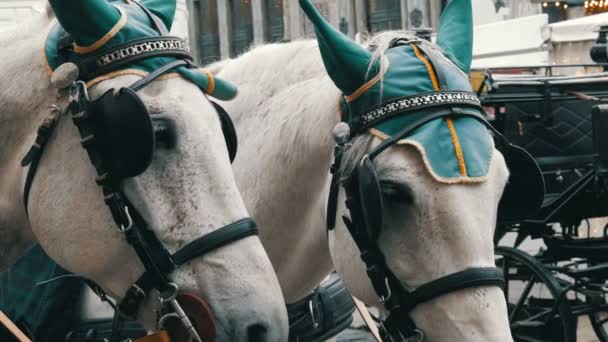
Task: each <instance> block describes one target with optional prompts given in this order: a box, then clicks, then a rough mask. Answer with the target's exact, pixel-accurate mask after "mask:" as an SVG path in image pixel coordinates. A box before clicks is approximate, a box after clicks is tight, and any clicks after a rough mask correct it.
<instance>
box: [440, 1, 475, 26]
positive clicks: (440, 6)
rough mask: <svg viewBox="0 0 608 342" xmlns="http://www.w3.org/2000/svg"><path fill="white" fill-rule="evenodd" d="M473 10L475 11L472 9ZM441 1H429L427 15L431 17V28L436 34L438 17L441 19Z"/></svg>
mask: <svg viewBox="0 0 608 342" xmlns="http://www.w3.org/2000/svg"><path fill="white" fill-rule="evenodd" d="M473 10H475V9H473ZM442 11H443V8H441V0H429V15H430V17H431V27H432V28H433V31H435V32H437V30H438V29H439V17H441V12H442Z"/></svg>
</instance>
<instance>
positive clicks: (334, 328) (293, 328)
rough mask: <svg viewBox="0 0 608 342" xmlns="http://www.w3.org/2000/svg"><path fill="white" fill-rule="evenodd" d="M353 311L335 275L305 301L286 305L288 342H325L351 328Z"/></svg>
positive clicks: (346, 292)
mask: <svg viewBox="0 0 608 342" xmlns="http://www.w3.org/2000/svg"><path fill="white" fill-rule="evenodd" d="M354 311H355V307H354V305H353V302H352V299H351V296H350V294H349V293H348V291H347V290H346V288H345V287H344V284H343V283H342V280H340V278H339V277H338V276H332V277H331V278H330V280H329V281H327V282H323V283H322V284H321V285H320V286H319V287H318V288H317V289H315V290H314V291H313V292H312V293H311V294H309V295H308V296H306V297H305V298H303V299H301V300H299V301H298V302H296V303H293V304H287V314H288V316H289V341H292V342H295V341H310V342H313V341H314V342H317V341H318V342H321V341H325V340H326V339H328V338H330V337H332V336H334V335H337V334H338V333H339V332H340V331H342V330H344V329H346V328H347V327H348V326H350V324H351V323H352V315H353V312H354Z"/></svg>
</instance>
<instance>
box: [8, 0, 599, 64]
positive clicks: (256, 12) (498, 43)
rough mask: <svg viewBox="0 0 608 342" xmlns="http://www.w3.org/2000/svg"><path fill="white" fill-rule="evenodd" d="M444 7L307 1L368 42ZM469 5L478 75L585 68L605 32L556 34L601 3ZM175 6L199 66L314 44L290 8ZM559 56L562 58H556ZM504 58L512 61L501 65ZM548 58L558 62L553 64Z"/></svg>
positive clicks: (203, 1)
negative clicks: (256, 49)
mask: <svg viewBox="0 0 608 342" xmlns="http://www.w3.org/2000/svg"><path fill="white" fill-rule="evenodd" d="M83 1H84V0H83ZM114 1H122V0H114ZM447 1H449V0H314V3H315V5H316V6H318V8H319V9H320V11H321V12H322V13H323V15H324V16H325V17H326V18H327V19H328V20H329V21H330V23H332V24H333V25H334V26H335V27H336V28H338V29H339V30H341V31H342V32H344V33H345V34H347V35H349V36H350V37H353V38H354V37H355V36H356V35H357V34H358V33H363V34H370V33H372V34H373V33H375V32H378V31H383V30H396V29H407V30H417V29H434V28H436V27H437V23H438V21H439V17H440V15H441V12H442V10H443V8H444V7H445V5H446V3H447ZM472 1H473V10H474V17H475V18H474V19H475V25H476V26H477V29H476V34H475V35H476V39H475V56H476V65H478V66H480V67H485V66H490V65H491V66H497V65H503V64H513V63H518V62H520V61H521V63H553V62H562V63H566V62H584V61H588V59H587V57H586V56H583V55H581V56H578V55H576V54H574V53H573V51H575V49H576V48H577V47H576V46H575V45H573V44H578V43H576V42H577V41H585V44H587V45H589V44H591V43H590V42H591V40H592V38H593V37H596V36H597V34H596V33H594V32H591V31H594V30H596V26H598V25H600V24H603V25H608V13H605V14H600V15H599V16H594V17H595V18H599V17H600V16H605V17H602V18H604V19H601V20H598V19H593V20H590V21H589V23H587V24H585V25H586V26H585V25H583V28H581V29H578V30H573V29H572V28H571V27H568V26H567V25H566V26H564V27H560V26H559V25H562V23H559V24H556V23H557V22H560V21H565V20H568V23H571V22H572V23H573V24H574V21H573V20H569V19H574V18H580V17H585V16H591V15H593V14H598V13H602V12H604V11H608V0H606V1H603V0H551V1H545V0H472ZM177 2H178V11H177V18H176V20H175V24H174V26H175V27H174V28H173V33H174V34H177V35H179V36H181V37H183V38H186V39H188V37H190V46H191V50H192V52H193V54H194V55H195V57H196V59H197V60H198V61H199V62H201V63H203V64H207V63H210V62H213V61H216V60H219V59H222V58H228V57H234V56H237V55H239V54H240V53H242V52H243V51H245V50H247V49H248V48H249V47H250V46H252V45H256V44H263V43H265V42H279V41H290V40H295V39H302V38H306V37H313V36H314V32H313V29H312V26H311V24H310V22H309V21H308V20H307V19H306V18H305V16H304V14H303V13H302V11H301V10H300V8H299V5H298V1H296V0H177ZM45 3H46V0H0V31H2V30H5V29H8V28H10V27H13V26H15V25H16V24H17V23H18V22H20V21H22V20H24V19H25V18H28V17H31V16H32V15H34V14H36V13H40V12H42V11H43V10H44V6H45ZM584 19H586V18H584ZM589 19H591V18H589ZM579 20H580V19H579ZM598 23H599V24H598ZM563 24H565V23H563ZM582 24H584V23H582ZM582 24H581V23H579V24H576V25H577V26H581V25H582ZM554 25H557V26H554ZM558 31H559V32H558ZM587 31H589V32H587ZM581 32H583V33H581ZM593 39H594V38H593ZM552 40H557V41H559V43H560V44H559V45H556V47H555V48H553V47H551V46H550V44H548V43H547V42H551V41H552ZM570 42H575V43H570ZM566 43H567V44H566ZM585 46H586V45H585ZM581 47H582V46H581ZM563 48H565V50H563V51H561V52H559V53H558V54H556V53H555V51H557V50H558V49H563ZM505 53H507V54H505ZM506 55H509V56H513V58H505V56H506ZM551 55H553V56H557V55H559V56H562V57H558V58H554V57H552V56H551ZM521 57H523V58H521ZM528 57H529V58H528Z"/></svg>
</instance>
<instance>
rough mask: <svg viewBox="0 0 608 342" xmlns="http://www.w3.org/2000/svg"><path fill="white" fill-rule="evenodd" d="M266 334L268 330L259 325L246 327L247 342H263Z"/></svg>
mask: <svg viewBox="0 0 608 342" xmlns="http://www.w3.org/2000/svg"><path fill="white" fill-rule="evenodd" d="M267 334H268V330H267V329H266V327H265V326H263V325H261V324H254V325H250V326H249V327H247V341H248V342H265V341H266V339H267V338H268V337H267Z"/></svg>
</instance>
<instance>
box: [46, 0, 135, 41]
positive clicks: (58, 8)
mask: <svg viewBox="0 0 608 342" xmlns="http://www.w3.org/2000/svg"><path fill="white" fill-rule="evenodd" d="M49 3H50V4H51V7H52V8H53V11H54V12H55V15H56V16H57V20H59V23H60V24H61V26H63V28H64V29H65V30H66V32H68V33H69V34H70V35H72V37H74V40H75V41H76V44H77V45H80V46H91V45H94V44H95V43H97V42H98V41H99V40H101V39H102V38H103V37H104V36H105V35H106V34H108V33H109V32H111V31H113V30H115V29H116V26H117V25H118V23H119V22H122V21H125V20H122V19H121V12H120V11H119V10H118V8H116V7H115V6H113V5H112V4H110V3H109V2H108V1H107V0H79V1H73V0H49ZM125 19H126V18H125ZM125 23H126V21H125Z"/></svg>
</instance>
